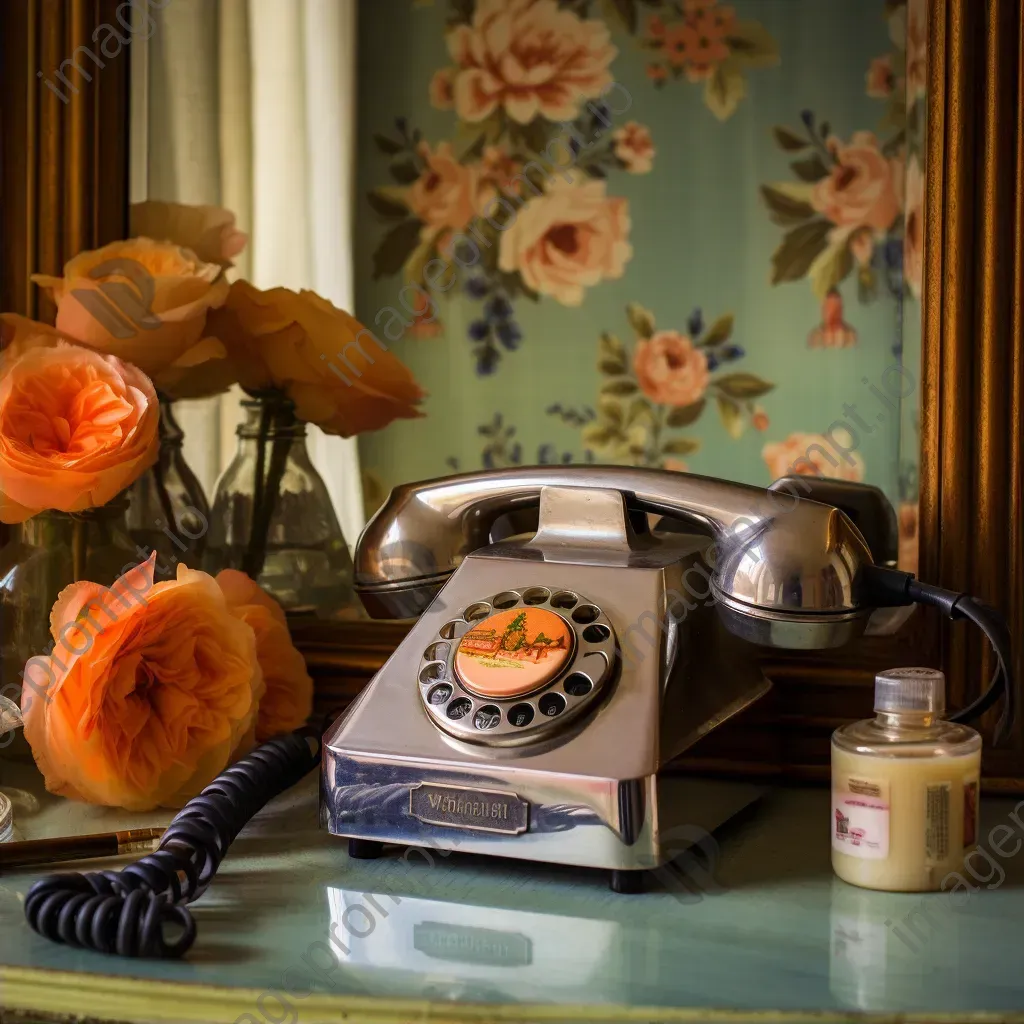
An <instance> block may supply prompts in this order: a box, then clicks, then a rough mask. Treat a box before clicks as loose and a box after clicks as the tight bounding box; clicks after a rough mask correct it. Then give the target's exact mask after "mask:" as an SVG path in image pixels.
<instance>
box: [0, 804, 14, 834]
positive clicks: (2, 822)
mask: <svg viewBox="0 0 1024 1024" xmlns="http://www.w3.org/2000/svg"><path fill="white" fill-rule="evenodd" d="M13 838H14V808H13V807H11V801H10V800H8V799H7V797H5V796H4V795H3V793H0V843H6V842H9V841H10V840H11V839H13Z"/></svg>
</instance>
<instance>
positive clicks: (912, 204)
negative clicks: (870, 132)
mask: <svg viewBox="0 0 1024 1024" xmlns="http://www.w3.org/2000/svg"><path fill="white" fill-rule="evenodd" d="M904 188H905V190H906V203H905V207H906V208H905V211H904V217H905V218H906V219H905V221H904V225H903V275H904V277H905V278H906V281H907V287H909V288H910V292H911V294H912V295H913V296H914V298H915V299H919V298H920V297H921V288H922V285H923V283H924V173H923V172H922V170H921V164H920V162H919V161H918V159H917V155H916V154H915V155H914V156H912V157H911V158H910V160H909V161H908V162H907V177H906V181H905V182H904Z"/></svg>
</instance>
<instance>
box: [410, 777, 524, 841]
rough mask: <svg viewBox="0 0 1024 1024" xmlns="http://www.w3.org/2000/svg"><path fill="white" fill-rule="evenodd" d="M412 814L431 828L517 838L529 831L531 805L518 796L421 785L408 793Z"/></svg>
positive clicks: (488, 791)
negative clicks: (445, 828)
mask: <svg viewBox="0 0 1024 1024" xmlns="http://www.w3.org/2000/svg"><path fill="white" fill-rule="evenodd" d="M409 813H410V814H411V815H412V816H413V817H414V818H419V820H420V821H425V822H429V823H430V824H432V825H447V826H448V827H449V828H471V829H479V830H481V831H484V832H507V833H508V834H509V835H518V834H519V833H520V832H525V831H526V826H527V824H528V821H529V804H527V802H526V801H525V800H520V799H519V797H517V796H516V795H515V793H499V792H495V791H494V790H487V789H461V788H455V787H454V786H432V785H430V784H429V783H426V782H421V783H420V784H419V785H418V786H413V788H412V789H411V790H410V791H409Z"/></svg>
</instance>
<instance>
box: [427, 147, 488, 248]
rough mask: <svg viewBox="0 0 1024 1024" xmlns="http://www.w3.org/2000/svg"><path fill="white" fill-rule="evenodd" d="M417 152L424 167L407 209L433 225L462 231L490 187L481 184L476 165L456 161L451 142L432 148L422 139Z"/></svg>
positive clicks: (480, 205)
mask: <svg viewBox="0 0 1024 1024" xmlns="http://www.w3.org/2000/svg"><path fill="white" fill-rule="evenodd" d="M419 153H420V156H421V157H423V159H424V161H426V165H427V166H426V169H425V170H424V171H423V173H422V174H421V175H420V177H419V180H417V181H415V182H414V183H413V184H412V185H411V186H410V188H409V194H408V203H409V209H410V210H412V212H413V213H415V214H416V216H417V217H419V219H420V220H421V221H423V223H424V224H427V225H428V226H430V227H432V228H454V229H455V230H456V231H461V230H462V229H463V228H464V227H465V226H466V225H467V224H468V223H469V222H470V221H471V220H472V219H473V217H474V216H476V214H477V213H478V212H479V210H480V208H481V207H482V206H483V203H484V201H485V200H486V199H488V198H490V196H492V195H493V194H494V193H493V190H492V189H488V188H485V187H484V186H483V185H482V183H481V181H480V170H479V167H478V166H476V165H473V164H468V165H467V164H461V163H459V161H458V159H457V158H456V156H455V153H454V152H453V150H452V145H451V143H450V142H440V143H438V145H437V148H436V149H435V150H433V151H432V150H431V148H430V145H429V144H428V143H426V142H421V143H420V146H419Z"/></svg>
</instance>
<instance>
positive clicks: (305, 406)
mask: <svg viewBox="0 0 1024 1024" xmlns="http://www.w3.org/2000/svg"><path fill="white" fill-rule="evenodd" d="M209 333H210V334H211V335H212V336H214V337H216V338H217V339H218V340H219V341H221V342H223V343H224V345H225V346H226V348H227V350H228V354H229V357H230V359H231V360H232V362H233V364H234V366H235V369H236V372H237V374H238V380H239V382H240V383H241V385H242V387H244V388H245V389H246V390H248V391H253V392H256V391H264V390H266V389H268V388H275V389H277V390H279V391H283V392H284V393H285V394H287V395H288V397H289V398H290V399H291V400H292V401H293V402H294V403H295V411H296V414H297V415H298V417H299V419H301V420H304V421H305V422H307V423H315V424H316V425H317V426H318V427H320V429H321V430H324V431H326V432H327V433H328V434H340V435H341V436H342V437H351V436H352V435H353V434H361V433H363V432H364V431H366V430H380V428H381V427H386V426H387V425H388V424H389V423H390V422H391V421H392V420H396V419H415V418H416V417H418V416H421V415H422V413H421V412H420V411H419V409H417V408H416V406H417V405H418V404H419V402H420V401H422V399H423V397H424V393H423V391H422V389H421V388H420V386H419V385H418V384H417V383H416V380H415V378H414V377H413V375H412V374H411V373H410V372H409V369H408V368H407V367H406V366H405V364H404V363H402V361H401V360H400V359H398V357H397V356H395V355H393V354H392V353H391V352H389V351H388V349H387V347H386V345H384V344H383V343H382V342H380V341H378V340H377V339H376V336H375V335H374V334H373V333H372V332H371V331H370V330H369V329H368V328H366V327H364V326H363V325H362V324H361V323H360V322H359V321H358V320H356V318H355V317H353V316H349V314H348V313H346V312H344V311H343V310H340V309H338V308H337V307H336V306H332V305H331V303H329V302H328V301H327V300H326V299H322V298H320V296H319V295H316V294H315V293H314V292H310V291H302V292H293V291H290V290H289V289H288V288H271V289H270V290H269V291H260V289H258V288H254V287H253V286H252V285H251V284H249V283H248V282H246V281H236V282H235V283H234V284H233V285H232V286H231V291H230V294H229V295H228V301H227V302H226V303H225V305H224V307H223V308H222V309H218V310H214V311H213V313H211V314H210V320H209Z"/></svg>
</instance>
